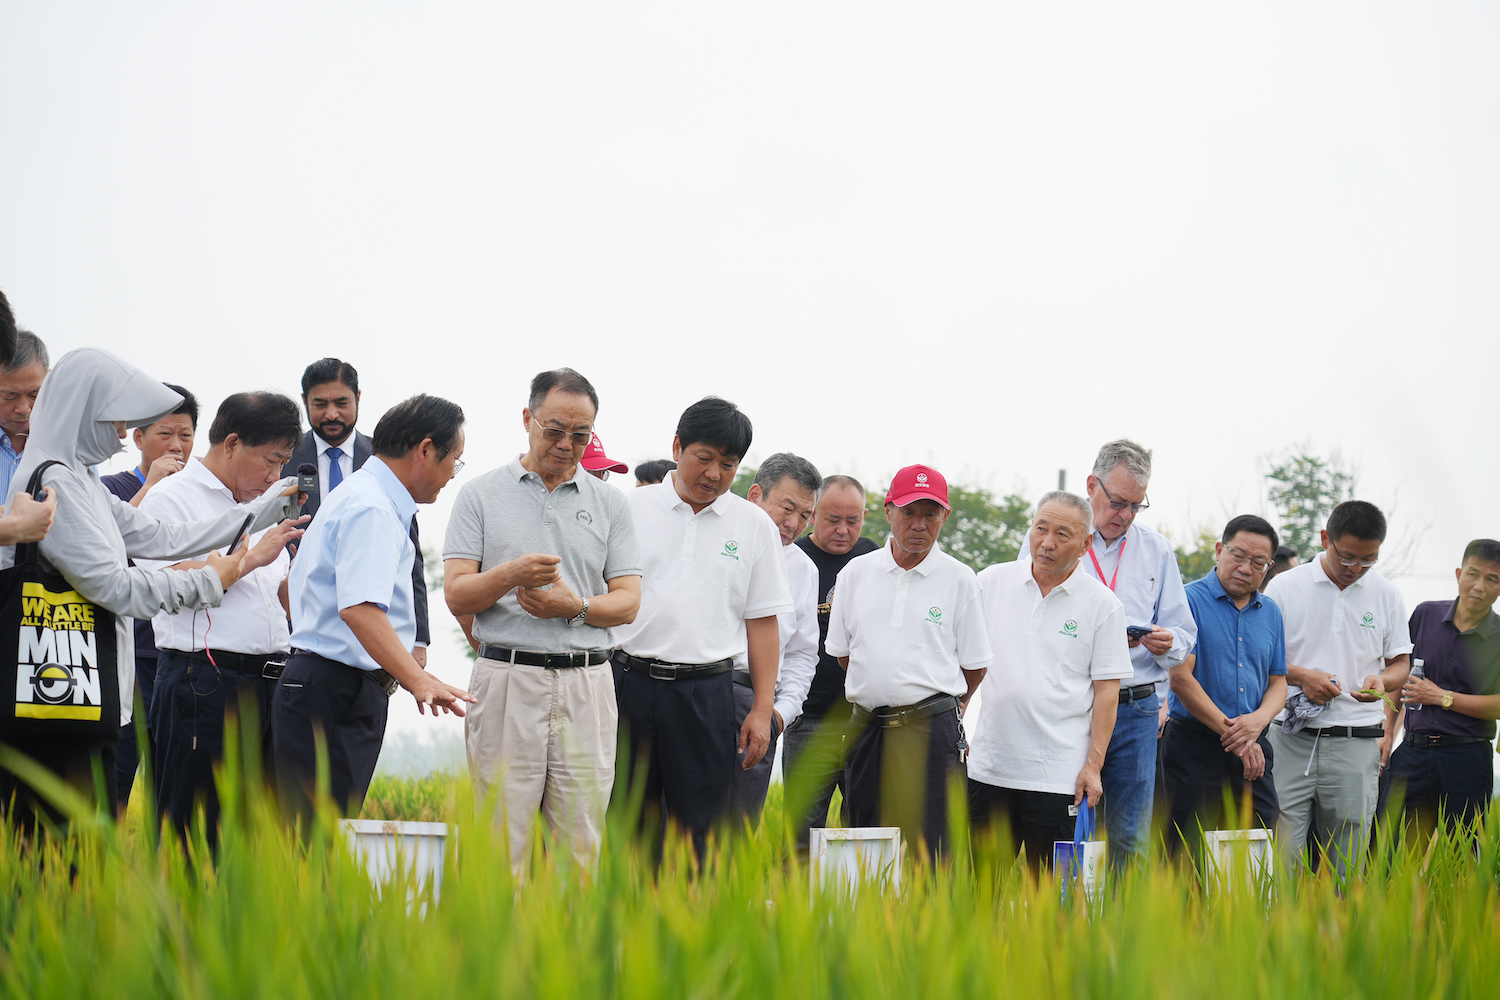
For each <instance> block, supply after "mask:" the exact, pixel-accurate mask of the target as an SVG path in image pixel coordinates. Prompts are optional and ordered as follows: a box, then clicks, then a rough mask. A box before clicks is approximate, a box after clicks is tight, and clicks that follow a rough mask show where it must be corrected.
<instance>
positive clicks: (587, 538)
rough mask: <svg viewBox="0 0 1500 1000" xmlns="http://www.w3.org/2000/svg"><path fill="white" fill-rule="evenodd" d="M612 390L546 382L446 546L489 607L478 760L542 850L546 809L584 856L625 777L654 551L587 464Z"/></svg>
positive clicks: (446, 559) (547, 377) (469, 607)
mask: <svg viewBox="0 0 1500 1000" xmlns="http://www.w3.org/2000/svg"><path fill="white" fill-rule="evenodd" d="M598 410H599V396H598V394H597V393H596V392H595V391H594V387H593V386H592V385H591V384H589V381H588V379H586V378H584V377H583V376H582V375H580V374H578V373H577V372H575V371H573V370H572V369H570V368H561V369H558V370H557V371H549V372H542V373H541V374H540V375H538V376H537V377H536V378H534V379H532V381H531V397H530V399H529V401H528V403H527V405H526V407H525V408H524V409H523V410H522V411H521V421H522V426H523V427H524V428H525V430H526V433H527V435H528V437H529V441H530V443H529V446H528V449H527V451H526V453H525V454H523V455H521V456H520V457H519V458H518V459H516V460H515V461H513V462H511V463H510V464H508V465H505V466H502V467H501V468H498V469H495V470H493V471H491V472H489V473H486V474H485V475H483V476H480V477H479V478H478V479H475V480H474V481H472V482H470V483H469V484H468V485H467V486H465V487H464V488H463V489H462V490H461V491H460V492H459V495H458V500H457V502H456V503H455V504H454V506H453V513H452V515H451V517H450V518H449V520H448V535H447V538H446V540H445V541H444V544H443V569H444V579H445V582H444V584H443V594H444V596H445V597H446V598H447V601H448V609H449V610H450V611H452V612H453V614H454V615H458V616H464V615H473V616H474V623H473V634H474V640H475V641H476V642H477V643H478V648H479V660H478V662H476V664H475V666H474V675H473V678H472V680H471V681H470V684H469V688H470V690H471V691H472V692H473V694H474V695H475V696H476V697H477V698H478V699H479V702H478V704H477V705H475V706H474V708H473V709H471V710H470V712H469V714H468V717H467V718H466V719H465V722H464V736H465V743H466V744H467V747H468V756H469V772H470V774H471V775H472V776H473V779H474V791H475V794H476V795H477V796H478V797H480V798H484V797H485V796H487V795H489V794H491V789H492V787H493V786H494V785H495V784H496V783H498V784H499V788H498V791H497V792H496V794H497V795H498V802H497V808H498V810H499V816H500V817H502V818H503V819H504V821H505V823H506V826H507V830H508V832H509V835H510V851H511V863H512V865H514V866H517V867H519V866H520V865H521V863H522V862H523V861H524V859H525V857H526V855H527V853H528V851H529V849H530V843H529V835H530V831H531V825H532V822H533V819H534V817H535V816H536V811H537V809H538V808H540V809H541V811H542V816H543V818H544V819H545V820H546V823H547V825H548V827H549V829H551V830H552V831H553V832H554V833H555V834H557V836H558V837H559V838H561V839H562V840H564V841H565V842H567V843H568V844H569V845H570V847H571V850H572V853H573V856H574V857H575V858H576V859H577V860H578V861H579V862H580V863H585V864H586V863H589V862H591V861H592V860H593V859H594V858H596V857H597V856H598V853H599V844H600V839H601V836H602V834H603V831H604V812H605V807H606V806H607V805H608V804H609V793H610V788H611V786H612V785H613V783H614V777H615V740H616V726H617V720H618V710H617V708H616V702H615V685H614V676H613V672H612V669H611V667H610V664H609V652H608V651H609V647H610V645H611V642H610V633H609V628H610V626H612V625H624V624H627V623H629V622H631V621H634V620H635V614H636V610H637V609H638V608H639V606H640V599H641V570H640V565H641V562H640V556H639V553H638V551H637V548H636V541H635V527H634V524H633V523H632V521H631V517H630V509H629V507H628V505H627V504H626V500H625V494H623V493H622V492H620V491H619V490H616V489H614V488H612V487H609V486H606V485H605V484H604V483H603V482H601V481H600V480H599V479H597V478H595V477H594V476H591V475H590V474H589V473H588V472H587V471H585V470H584V469H583V467H582V466H581V465H580V464H579V462H580V459H582V457H583V453H584V450H585V449H586V448H587V447H588V445H589V441H590V440H591V439H592V437H593V433H594V418H595V416H596V415H597V414H598Z"/></svg>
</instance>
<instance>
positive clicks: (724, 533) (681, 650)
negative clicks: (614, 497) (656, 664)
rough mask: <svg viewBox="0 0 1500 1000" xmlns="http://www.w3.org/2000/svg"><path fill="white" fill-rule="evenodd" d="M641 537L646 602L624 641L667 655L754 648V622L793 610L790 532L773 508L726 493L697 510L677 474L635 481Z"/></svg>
mask: <svg viewBox="0 0 1500 1000" xmlns="http://www.w3.org/2000/svg"><path fill="white" fill-rule="evenodd" d="M626 496H627V497H628V499H629V501H630V513H631V516H632V518H633V519H634V521H635V538H636V544H637V545H638V546H639V547H640V555H641V561H640V567H641V608H640V611H639V612H637V613H636V616H635V621H634V622H632V623H631V624H629V625H616V626H615V627H614V628H613V629H611V632H612V634H613V637H614V641H615V643H616V645H618V646H619V647H620V648H621V649H622V650H624V651H625V652H627V653H629V654H630V655H631V656H638V657H641V658H642V659H657V660H662V661H664V662H667V663H713V662H714V661H716V660H727V659H734V658H735V657H737V656H739V655H740V653H742V652H744V651H745V622H746V621H747V620H749V619H752V618H766V617H768V616H771V615H779V614H783V613H785V612H788V611H792V610H794V608H793V605H792V595H791V591H790V590H789V589H788V587H787V580H786V559H785V557H783V555H782V553H781V535H780V534H779V533H778V532H777V530H776V525H774V524H773V523H771V519H770V518H769V517H767V516H766V512H765V511H763V510H761V509H760V508H759V507H757V506H756V505H755V504H753V503H751V502H750V501H749V500H746V499H744V498H742V497H737V496H735V495H734V494H733V493H725V494H724V495H723V496H721V497H719V498H718V499H717V500H715V501H714V502H713V503H711V504H709V505H708V506H707V507H705V508H703V510H701V511H699V512H698V513H697V514H694V513H693V508H692V507H690V506H688V503H687V501H685V500H683V499H682V498H681V497H679V496H678V495H677V489H676V487H674V486H673V485H672V477H671V476H668V477H667V478H666V480H665V481H664V482H660V483H657V484H655V485H654V486H638V487H636V488H635V489H633V490H627V491H626Z"/></svg>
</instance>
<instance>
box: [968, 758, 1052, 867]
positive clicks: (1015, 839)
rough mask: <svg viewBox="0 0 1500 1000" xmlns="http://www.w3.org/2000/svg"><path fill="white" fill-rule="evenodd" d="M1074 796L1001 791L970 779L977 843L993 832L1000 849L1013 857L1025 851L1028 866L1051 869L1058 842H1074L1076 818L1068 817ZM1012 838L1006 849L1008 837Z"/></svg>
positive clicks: (972, 824)
mask: <svg viewBox="0 0 1500 1000" xmlns="http://www.w3.org/2000/svg"><path fill="white" fill-rule="evenodd" d="M1072 804H1073V796H1071V795H1068V794H1066V793H1063V792H1034V791H1027V790H1025V789H1020V788H1000V787H998V786H995V785H990V784H986V783H985V782H983V781H975V780H974V779H973V778H970V779H969V823H970V828H971V829H972V830H973V834H974V839H975V840H976V841H982V840H983V838H984V837H985V836H986V835H988V834H990V833H991V832H994V833H996V834H998V835H999V837H1000V838H1001V849H1002V850H1007V849H1008V851H1009V853H1010V854H1012V855H1013V854H1014V853H1015V850H1016V848H1018V847H1024V848H1025V849H1026V866H1027V867H1028V868H1030V869H1031V870H1032V871H1040V870H1041V868H1042V866H1043V865H1046V866H1047V867H1048V868H1051V867H1052V848H1053V845H1054V844H1056V843H1057V841H1059V840H1066V841H1070V842H1071V841H1072V839H1073V828H1074V826H1075V825H1076V824H1077V817H1075V816H1069V815H1068V807H1069V806H1071V805H1072ZM1007 836H1008V837H1009V838H1010V842H1009V844H1008V845H1007V844H1006V843H1005V838H1006V837H1007Z"/></svg>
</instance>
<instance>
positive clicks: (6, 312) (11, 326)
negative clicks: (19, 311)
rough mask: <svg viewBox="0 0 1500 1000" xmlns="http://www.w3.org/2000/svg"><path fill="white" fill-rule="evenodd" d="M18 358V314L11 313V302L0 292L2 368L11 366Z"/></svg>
mask: <svg viewBox="0 0 1500 1000" xmlns="http://www.w3.org/2000/svg"><path fill="white" fill-rule="evenodd" d="M15 356H16V314H15V313H13V312H11V311H10V300H9V299H7V298H6V297H5V293H4V292H0V366H3V365H9V364H10V359H11V358H13V357H15Z"/></svg>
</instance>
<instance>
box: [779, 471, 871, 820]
mask: <svg viewBox="0 0 1500 1000" xmlns="http://www.w3.org/2000/svg"><path fill="white" fill-rule="evenodd" d="M864 523H865V488H864V487H863V486H861V485H860V483H859V481H858V480H856V479H853V478H852V477H850V476H829V477H828V478H827V479H826V480H824V482H823V492H822V494H821V495H820V496H819V497H818V504H817V507H816V508H815V509H814V511H813V529H812V534H810V535H808V536H807V537H805V538H803V539H800V540H799V541H798V542H797V544H798V545H800V546H801V547H802V550H803V551H804V552H806V553H807V554H808V556H809V557H810V558H811V559H812V561H813V563H814V564H815V565H816V566H817V567H818V672H817V674H816V675H815V676H814V677H813V682H812V687H811V688H810V689H809V690H808V692H807V699H806V700H805V701H804V702H803V703H802V714H801V715H800V716H798V717H797V720H796V721H795V722H793V723H792V725H791V726H790V727H789V728H788V729H787V731H786V732H785V733H784V734H783V735H782V737H781V740H782V744H781V746H782V750H781V753H782V758H781V763H782V770H783V771H784V773H785V774H786V775H787V803H788V805H787V816H788V817H795V818H792V819H790V820H789V821H790V822H795V823H796V824H797V844H798V846H799V847H801V848H804V849H805V848H806V847H807V841H808V830H809V829H811V828H812V827H815V826H817V827H821V826H823V825H824V824H825V822H826V820H827V818H828V805H829V803H830V802H831V801H832V800H833V790H834V789H835V788H837V789H839V791H840V792H842V793H843V794H844V795H845V796H847V795H848V790H847V785H846V784H845V779H844V733H845V731H846V730H847V729H848V727H849V719H850V716H851V714H852V713H853V706H852V705H850V704H849V702H848V701H847V700H845V698H844V676H845V673H844V669H843V668H842V667H840V666H839V661H838V660H837V659H836V658H835V657H832V656H829V655H828V653H827V652H826V651H825V648H824V647H825V644H826V643H827V641H828V609H829V606H830V604H831V603H832V601H833V585H834V580H835V579H836V578H837V577H838V575H839V570H841V569H843V568H844V567H845V566H846V565H848V563H849V560H851V559H853V558H854V557H855V556H862V555H864V554H865V553H866V552H873V551H875V550H876V549H877V548H879V546H878V545H876V544H875V543H874V542H872V541H870V539H868V538H861V537H860V531H861V529H863V528H864ZM803 803H806V805H807V808H806V809H802V808H800V806H801V805H802V804H803ZM847 814H848V804H847V801H846V803H845V805H844V815H845V816H846V817H847ZM845 825H847V821H846V822H845Z"/></svg>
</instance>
